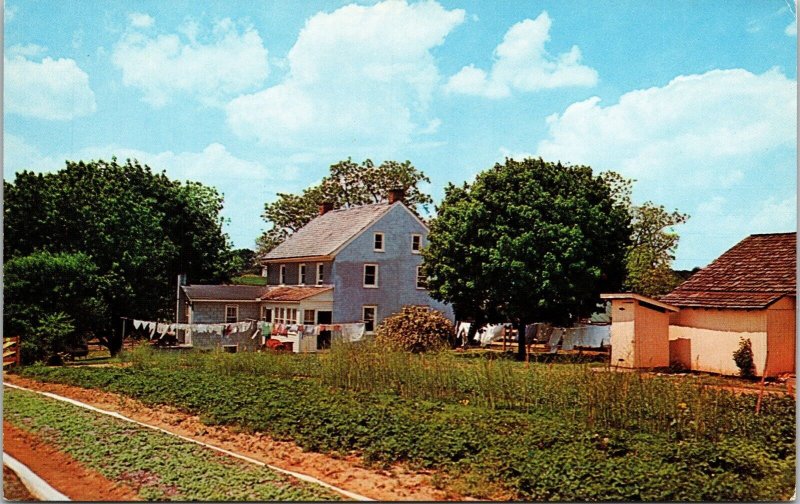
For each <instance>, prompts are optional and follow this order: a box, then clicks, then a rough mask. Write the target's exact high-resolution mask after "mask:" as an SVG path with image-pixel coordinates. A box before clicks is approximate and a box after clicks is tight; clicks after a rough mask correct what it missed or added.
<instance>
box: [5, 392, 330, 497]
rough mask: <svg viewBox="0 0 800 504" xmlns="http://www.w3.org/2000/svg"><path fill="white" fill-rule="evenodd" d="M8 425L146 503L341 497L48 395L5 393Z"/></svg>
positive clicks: (266, 469)
mask: <svg viewBox="0 0 800 504" xmlns="http://www.w3.org/2000/svg"><path fill="white" fill-rule="evenodd" d="M3 420H5V421H7V422H11V423H12V424H13V425H14V426H16V427H18V428H20V429H23V430H26V431H29V432H33V433H35V434H36V435H37V436H39V437H40V438H41V439H43V440H44V441H45V442H47V443H49V444H51V445H53V446H56V447H57V448H59V449H60V450H63V451H64V452H66V453H68V454H70V455H72V457H74V458H75V459H76V460H78V461H79V462H81V463H83V464H85V465H86V466H87V467H89V468H92V469H94V470H97V471H98V472H100V473H101V474H103V475H104V476H106V477H107V478H109V479H110V480H112V481H119V482H122V483H125V484H127V485H128V486H130V487H132V488H134V489H135V490H136V491H137V492H138V494H139V496H140V497H141V498H143V499H144V500H176V501H196V500H202V501H242V500H247V501H253V500H258V501H278V500H280V501H309V500H335V499H337V498H339V497H338V495H337V494H333V493H332V492H330V491H328V490H327V489H324V488H322V487H319V486H316V485H311V484H308V483H305V482H301V481H297V480H295V479H294V478H290V477H287V476H284V475H281V474H278V473H276V472H274V471H272V470H270V469H268V468H264V467H258V466H255V465H252V464H248V463H246V462H244V461H241V460H237V459H234V458H232V457H227V456H220V455H219V454H218V453H217V452H215V451H213V450H210V449H208V448H204V447H202V446H199V445H196V444H194V443H190V442H187V441H183V440H181V439H179V438H176V437H174V436H170V435H168V434H164V433H160V432H156V431H153V430H150V429H147V428H144V427H139V426H137V425H134V424H131V423H128V422H125V421H123V420H119V419H115V418H111V417H108V416H105V415H102V414H99V413H93V412H90V411H87V410H84V409H81V408H79V407H77V406H73V405H70V404H66V403H63V402H59V401H56V400H53V399H47V398H44V397H42V396H40V395H37V394H34V393H30V392H24V391H18V390H13V389H11V390H9V389H6V390H5V394H4V397H3Z"/></svg>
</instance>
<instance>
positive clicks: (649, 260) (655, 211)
mask: <svg viewBox="0 0 800 504" xmlns="http://www.w3.org/2000/svg"><path fill="white" fill-rule="evenodd" d="M631 211H632V215H633V221H632V226H633V232H632V234H631V244H630V247H629V248H628V253H627V256H626V264H627V271H628V274H627V277H626V279H625V289H626V290H630V291H633V292H636V293H638V294H644V295H645V296H652V297H658V296H661V295H663V294H666V293H668V292H669V291H671V290H672V289H674V288H675V287H676V286H677V285H678V284H679V283H680V282H681V277H680V276H678V275H677V274H676V273H675V272H674V271H673V270H672V261H674V260H675V251H676V250H677V248H678V240H679V239H680V237H679V236H678V233H676V232H675V231H674V229H673V227H674V226H677V225H679V224H683V223H684V222H686V221H687V220H688V219H689V216H688V215H687V214H683V213H680V212H678V211H677V210H674V211H672V212H668V211H667V210H665V209H664V207H663V206H656V205H655V204H653V203H652V202H649V201H648V202H646V203H644V204H643V205H640V206H634V207H632V208H631Z"/></svg>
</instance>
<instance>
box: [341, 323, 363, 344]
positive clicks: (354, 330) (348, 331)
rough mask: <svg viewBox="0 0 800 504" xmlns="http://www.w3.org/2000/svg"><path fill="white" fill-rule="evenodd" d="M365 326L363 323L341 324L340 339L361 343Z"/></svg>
mask: <svg viewBox="0 0 800 504" xmlns="http://www.w3.org/2000/svg"><path fill="white" fill-rule="evenodd" d="M365 327H366V325H365V324H364V323H363V322H358V323H355V324H342V338H344V340H345V341H351V342H353V341H361V339H362V338H363V337H364V330H365Z"/></svg>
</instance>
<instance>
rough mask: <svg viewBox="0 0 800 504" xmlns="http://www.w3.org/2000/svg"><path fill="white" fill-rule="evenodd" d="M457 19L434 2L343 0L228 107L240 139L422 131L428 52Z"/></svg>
mask: <svg viewBox="0 0 800 504" xmlns="http://www.w3.org/2000/svg"><path fill="white" fill-rule="evenodd" d="M463 20H464V11H462V10H452V11H448V10H445V9H444V8H443V7H442V6H441V5H439V4H438V3H436V2H432V1H428V2H420V3H415V4H413V5H408V4H407V3H406V2H405V1H387V2H382V3H378V4H376V5H372V6H360V5H348V6H346V7H342V8H340V9H338V10H336V11H334V12H332V13H318V14H316V15H314V16H313V17H311V18H310V19H309V20H308V21H307V22H306V25H305V27H304V28H303V30H302V31H301V32H300V35H299V36H298V39H297V41H296V43H295V44H294V46H293V47H292V49H291V50H290V51H289V54H288V57H287V60H288V63H289V70H288V73H287V76H286V78H285V79H284V80H283V81H282V82H280V83H278V84H277V85H274V86H272V87H269V88H267V89H264V90H263V91H260V92H258V93H254V94H248V95H244V96H240V97H238V98H236V99H234V100H233V101H231V103H229V104H228V106H227V114H228V124H229V125H230V127H231V128H232V130H233V131H234V132H235V133H237V134H238V135H241V136H243V137H255V138H257V139H259V140H260V141H261V142H263V143H266V144H273V145H283V146H298V145H302V146H303V147H304V148H314V147H320V146H325V145H330V144H337V145H342V146H349V145H360V146H364V145H368V144H373V145H401V144H403V143H405V142H408V141H409V139H410V137H411V136H412V135H413V134H415V133H419V132H420V130H425V129H426V128H427V126H429V125H430V124H431V123H430V120H431V119H430V118H426V117H425V112H426V110H427V106H428V103H429V101H430V98H431V94H432V93H433V91H434V90H435V88H436V86H437V85H438V82H439V73H438V70H437V68H436V64H435V61H434V58H433V56H432V55H431V53H430V50H431V49H432V48H434V47H436V46H438V45H441V44H442V43H443V42H444V39H445V37H446V36H447V34H448V33H449V32H450V31H451V30H452V29H453V28H455V27H456V26H458V25H459V24H460V23H462V22H463Z"/></svg>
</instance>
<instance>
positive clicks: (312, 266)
mask: <svg viewBox="0 0 800 504" xmlns="http://www.w3.org/2000/svg"><path fill="white" fill-rule="evenodd" d="M281 264H284V265H286V284H285V285H298V280H299V271H300V264H305V265H306V285H316V284H317V264H323V265H324V268H325V271H324V274H323V279H322V281H323V283H326V284H329V283H331V273H332V270H331V268H332V264H333V263H332V262H331V261H327V262H319V261H316V262H307V263H298V262H285V263H281V262H280V261H278V262H275V263H270V264H267V265H266V266H265V267H266V268H268V270H267V285H280V282H281V269H280V268H281Z"/></svg>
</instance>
